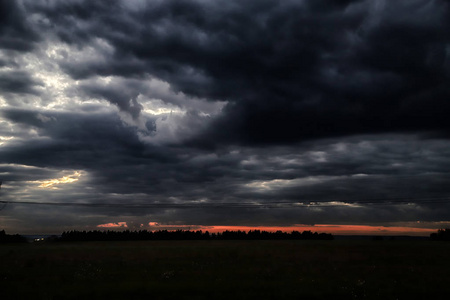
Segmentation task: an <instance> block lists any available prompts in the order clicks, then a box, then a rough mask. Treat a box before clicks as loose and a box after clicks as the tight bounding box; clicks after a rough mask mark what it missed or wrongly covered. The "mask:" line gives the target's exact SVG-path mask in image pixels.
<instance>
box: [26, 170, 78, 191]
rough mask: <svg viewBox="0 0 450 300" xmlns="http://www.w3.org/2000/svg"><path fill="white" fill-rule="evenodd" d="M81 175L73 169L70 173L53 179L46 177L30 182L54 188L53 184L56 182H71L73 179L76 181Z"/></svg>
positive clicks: (41, 186) (42, 186) (56, 183)
mask: <svg viewBox="0 0 450 300" xmlns="http://www.w3.org/2000/svg"><path fill="white" fill-rule="evenodd" d="M80 177H81V172H80V171H75V172H74V173H73V174H72V175H67V176H63V177H61V178H54V179H48V180H36V181H32V183H36V184H39V187H40V188H55V187H54V186H55V185H58V184H66V183H72V182H75V181H78V179H79V178H80Z"/></svg>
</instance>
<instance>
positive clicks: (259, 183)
mask: <svg viewBox="0 0 450 300" xmlns="http://www.w3.org/2000/svg"><path fill="white" fill-rule="evenodd" d="M339 178H341V176H308V177H303V178H296V179H273V180H256V181H253V182H251V183H247V184H245V186H246V187H247V188H251V189H255V190H258V191H270V190H278V189H283V188H289V187H295V186H309V185H314V184H319V183H323V182H326V181H330V180H336V179H339Z"/></svg>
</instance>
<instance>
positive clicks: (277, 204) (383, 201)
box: [0, 197, 450, 210]
mask: <svg viewBox="0 0 450 300" xmlns="http://www.w3.org/2000/svg"><path fill="white" fill-rule="evenodd" d="M0 203H4V204H5V205H4V206H3V207H2V209H3V208H5V206H6V205H7V204H20V205H45V206H78V207H94V208H95V207H99V208H102V207H103V208H138V209H144V208H174V209H181V208H310V207H318V208H320V207H338V206H340V207H342V206H347V207H359V206H360V205H361V204H362V205H402V204H417V205H420V204H445V203H448V204H450V197H427V198H376V199H355V200H347V201H342V200H337V199H333V200H321V201H302V202H292V201H266V202H211V203H192V202H188V203H136V204H131V203H101V202H88V203H86V202H35V201H0ZM2 209H0V210H2Z"/></svg>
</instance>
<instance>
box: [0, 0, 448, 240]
mask: <svg viewBox="0 0 450 300" xmlns="http://www.w3.org/2000/svg"><path fill="white" fill-rule="evenodd" d="M0 7H1V10H0V14H2V15H5V16H6V15H7V17H5V18H2V21H1V23H0V41H4V43H0V44H1V46H0V48H1V49H0V54H1V56H0V79H1V80H0V114H1V120H0V138H1V140H0V144H1V146H2V147H1V149H0V176H1V177H2V179H3V181H4V188H3V190H2V200H3V199H6V200H5V201H19V200H21V201H25V200H27V201H41V202H45V201H54V202H58V203H63V202H76V203H91V204H102V205H103V204H104V205H107V204H111V205H112V206H109V207H101V208H98V207H73V208H68V207H62V206H39V207H38V208H36V210H30V208H31V207H30V205H27V204H21V205H19V204H15V205H10V206H8V210H4V211H2V213H4V212H6V211H10V215H8V218H7V221H5V222H6V223H5V225H4V226H7V227H8V228H19V229H20V230H28V229H27V228H32V227H33V228H34V227H36V226H41V228H43V229H42V230H45V231H47V232H48V231H51V228H58V229H67V228H74V227H77V226H81V227H83V226H85V227H86V228H88V227H89V228H91V227H92V226H96V225H98V224H101V223H110V222H128V223H129V224H144V223H145V222H147V223H148V222H160V223H166V224H197V225H251V226H257V225H292V224H302V223H303V224H305V223H308V224H314V223H325V224H329V223H336V224H395V223H396V222H397V223H400V222H417V221H423V222H440V221H448V215H447V214H446V213H447V212H448V208H449V207H448V205H447V202H446V201H448V200H446V197H448V195H449V193H450V189H449V188H448V186H450V185H449V184H448V180H449V179H450V178H449V175H448V169H449V166H450V161H449V159H448V157H449V155H448V154H449V153H448V149H449V143H450V141H448V136H449V129H450V123H449V121H448V117H447V115H448V114H449V112H450V106H449V105H448V99H449V96H450V89H449V88H448V86H449V79H450V10H449V3H448V1H443V0H434V1H432V0H429V1H426V0H414V1H381V0H379V1H362V0H361V1H325V0H323V1H272V0H267V1H194V0H189V1H151V2H141V1H119V0H117V1H63V2H47V1H18V2H1V4H0ZM6 11H8V13H5V12H6ZM118 203H122V204H126V205H124V206H121V207H120V208H119V207H114V206H113V205H115V204H118ZM293 203H298V204H295V205H293ZM311 203H312V204H314V205H313V206H308V205H309V204H311ZM137 204H139V205H149V204H152V205H153V204H156V205H160V206H155V207H152V208H151V209H148V208H147V209H145V208H141V209H137V208H136V207H133V205H137ZM251 204H252V205H253V204H254V205H261V207H260V208H253V207H251V206H249V205H251ZM214 205H216V206H217V205H218V206H219V207H214ZM36 207H37V206H36ZM54 212H58V216H66V217H54V218H48V215H52V214H53V213H54ZM21 216H22V217H21ZM44 216H47V217H46V219H45V222H44V221H43V220H42V219H43V218H44ZM80 216H82V217H83V218H82V220H81V221H79V219H78V218H79V217H80ZM40 222H42V223H40ZM77 222H81V224H77ZM44 223H45V224H44ZM38 224H41V225H38ZM52 226H55V227H52ZM130 226H131V225H130ZM133 226H134V225H133Z"/></svg>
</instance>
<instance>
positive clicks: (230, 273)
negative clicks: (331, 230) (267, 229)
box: [0, 241, 450, 299]
mask: <svg viewBox="0 0 450 300" xmlns="http://www.w3.org/2000/svg"><path fill="white" fill-rule="evenodd" d="M0 293H1V295H0V299H82V298H84V299H450V243H445V242H431V241H147V242H84V243H41V244H39V243H34V244H24V245H0Z"/></svg>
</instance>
